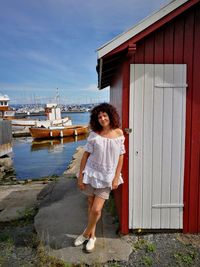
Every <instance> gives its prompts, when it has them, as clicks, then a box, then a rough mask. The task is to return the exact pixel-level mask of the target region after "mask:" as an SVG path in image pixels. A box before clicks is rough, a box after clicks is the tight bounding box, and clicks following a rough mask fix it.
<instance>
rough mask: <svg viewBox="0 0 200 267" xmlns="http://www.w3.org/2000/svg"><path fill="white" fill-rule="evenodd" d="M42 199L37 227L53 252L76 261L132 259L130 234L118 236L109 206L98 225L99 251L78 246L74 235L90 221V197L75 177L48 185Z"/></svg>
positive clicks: (63, 258) (67, 259) (51, 253)
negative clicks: (88, 250)
mask: <svg viewBox="0 0 200 267" xmlns="http://www.w3.org/2000/svg"><path fill="white" fill-rule="evenodd" d="M48 187H49V189H48ZM47 192H49V193H48V194H47ZM40 198H41V199H43V200H42V201H41V204H40V207H39V212H38V214H37V215H36V217H35V228H36V231H37V233H38V236H39V237H40V238H41V240H42V241H43V244H44V246H45V249H46V251H47V252H48V254H49V255H52V256H55V257H57V258H59V259H62V260H64V261H65V262H67V263H74V264H81V263H87V264H89V265H90V264H94V263H105V262H107V261H112V260H115V261H117V260H123V261H128V258H129V255H130V253H131V252H132V247H131V245H130V244H129V243H128V242H127V240H126V237H123V238H120V237H119V236H118V235H116V226H115V225H114V224H113V219H112V217H111V216H110V215H109V214H108V213H107V212H106V210H105V209H104V211H103V216H102V219H101V220H100V222H99V223H98V225H97V242H96V248H95V251H94V252H93V253H90V254H88V253H85V252H84V249H83V246H80V247H74V245H73V242H74V238H75V237H76V236H77V235H79V234H80V233H81V232H83V230H84V228H85V226H86V223H87V198H86V196H85V195H83V194H82V193H81V192H80V191H79V190H78V189H77V186H76V180H75V179H69V178H66V177H62V178H60V179H59V181H58V182H55V183H54V184H50V185H48V186H47V187H46V188H45V189H44V190H43V191H42V192H41V193H40Z"/></svg>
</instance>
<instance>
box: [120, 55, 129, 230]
mask: <svg viewBox="0 0 200 267" xmlns="http://www.w3.org/2000/svg"><path fill="white" fill-rule="evenodd" d="M129 90H130V63H129V61H128V60H126V61H125V62H124V66H123V94H122V118H123V121H122V128H123V129H124V128H128V127H129ZM125 148H126V154H125V156H124V164H123V170H122V174H123V178H124V184H123V186H122V209H121V229H120V230H121V233H122V234H128V232H129V204H128V202H129V183H128V179H129V171H128V170H129V136H128V135H126V139H125Z"/></svg>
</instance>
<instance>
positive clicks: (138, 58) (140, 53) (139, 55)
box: [135, 42, 145, 64]
mask: <svg viewBox="0 0 200 267" xmlns="http://www.w3.org/2000/svg"><path fill="white" fill-rule="evenodd" d="M144 58H145V50H144V42H139V43H137V45H136V53H135V63H137V64H142V63H144Z"/></svg>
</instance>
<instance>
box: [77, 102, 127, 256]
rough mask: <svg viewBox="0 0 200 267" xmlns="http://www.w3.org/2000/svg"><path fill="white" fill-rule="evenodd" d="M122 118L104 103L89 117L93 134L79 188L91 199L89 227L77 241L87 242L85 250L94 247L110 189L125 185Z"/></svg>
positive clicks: (84, 161) (82, 168) (83, 164)
mask: <svg viewBox="0 0 200 267" xmlns="http://www.w3.org/2000/svg"><path fill="white" fill-rule="evenodd" d="M119 125H120V124H119V115H118V113H117V111H116V108H115V107H113V106H112V105H110V104H107V103H103V104H100V105H98V106H96V107H95V108H93V110H92V112H91V116H90V127H91V129H92V131H91V132H90V134H89V137H88V139H87V144H86V146H85V152H84V154H83V157H82V160H81V164H80V172H79V175H78V187H79V188H80V190H82V191H83V193H85V194H86V195H87V196H88V224H87V227H86V229H85V230H84V232H83V233H82V234H81V235H80V236H78V237H77V238H76V240H75V242H74V245H75V246H80V245H82V244H83V243H84V242H85V241H88V242H87V244H86V251H87V252H92V250H93V249H94V246H95V242H96V237H95V230H96V224H97V222H98V220H99V219H100V217H101V211H102V208H103V205H104V202H105V200H106V199H108V198H109V194H110V191H111V190H114V189H117V188H118V186H119V184H121V183H123V179H122V177H121V169H122V165H123V154H124V153H125V149H124V135H123V132H122V130H121V129H119Z"/></svg>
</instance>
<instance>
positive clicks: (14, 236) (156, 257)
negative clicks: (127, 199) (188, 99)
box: [0, 150, 200, 267]
mask: <svg viewBox="0 0 200 267" xmlns="http://www.w3.org/2000/svg"><path fill="white" fill-rule="evenodd" d="M82 152H83V151H82V150H78V151H77V153H76V155H75V156H74V160H77V159H78V160H79V161H80V157H81V154H82ZM72 168H73V171H72ZM76 172H77V167H76V164H75V161H73V162H72V164H71V165H70V168H69V169H68V171H67V174H68V175H69V174H70V173H76ZM72 176H73V175H72ZM52 183H56V180H54V181H53V182H52ZM21 186H23V185H21ZM24 186H27V184H26V185H24ZM109 201H110V202H108V203H107V207H106V208H107V209H108V210H109V211H110V212H112V213H113V208H114V207H113V201H112V199H111V200H109ZM2 203H3V201H2V200H0V204H1V205H2ZM1 205H0V207H1ZM1 212H3V211H2V210H1V208H0V214H1ZM37 212H38V210H37V205H33V206H32V207H30V206H28V207H26V208H25V209H24V210H23V211H20V216H19V218H18V219H13V220H11V221H6V222H0V266H2V267H18V266H19V267H23V266H24V267H29V266H36V267H37V266H38V267H40V266H41V267H46V266H51V267H54V266H55V267H69V266H75V265H72V264H70V263H67V262H65V263H64V262H63V261H62V260H58V259H56V258H55V257H52V256H51V257H50V256H48V254H47V252H46V251H45V249H44V244H42V242H41V241H40V239H39V237H38V236H37V234H36V232H35V228H34V217H35V215H36V214H37ZM113 214H114V213H113ZM116 222H117V220H116V217H113V227H114V225H115V224H116ZM115 226H116V225H115ZM125 240H126V242H128V243H129V244H130V245H131V247H132V252H131V254H130V256H129V260H128V261H126V262H124V261H117V262H116V261H115V262H107V263H105V264H101V265H99V264H98V263H96V262H94V263H93V264H92V266H103V267H118V266H127V267H128V266H157V267H162V266H163V267H164V266H171V267H173V266H194V267H195V266H196V267H197V266H200V235H185V234H182V233H146V234H145V233H143V232H140V233H135V234H132V233H130V234H129V235H128V236H126V237H125ZM79 266H83V267H84V266H88V265H87V264H86V263H85V264H81V265H79Z"/></svg>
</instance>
